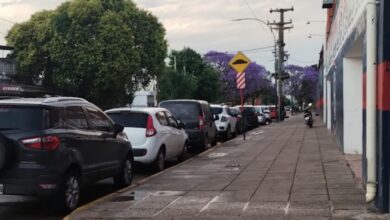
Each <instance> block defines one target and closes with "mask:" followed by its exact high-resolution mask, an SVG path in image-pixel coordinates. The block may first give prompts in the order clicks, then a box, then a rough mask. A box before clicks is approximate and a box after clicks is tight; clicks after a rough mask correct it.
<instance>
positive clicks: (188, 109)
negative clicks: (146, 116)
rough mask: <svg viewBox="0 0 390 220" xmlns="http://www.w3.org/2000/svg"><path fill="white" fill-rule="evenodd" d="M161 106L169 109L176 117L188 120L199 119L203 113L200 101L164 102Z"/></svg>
mask: <svg viewBox="0 0 390 220" xmlns="http://www.w3.org/2000/svg"><path fill="white" fill-rule="evenodd" d="M160 107H163V108H166V109H168V110H169V111H170V112H171V113H172V114H173V115H174V116H175V118H177V119H179V120H182V121H186V120H198V117H199V115H202V112H201V110H200V105H199V103H194V102H163V103H161V104H160Z"/></svg>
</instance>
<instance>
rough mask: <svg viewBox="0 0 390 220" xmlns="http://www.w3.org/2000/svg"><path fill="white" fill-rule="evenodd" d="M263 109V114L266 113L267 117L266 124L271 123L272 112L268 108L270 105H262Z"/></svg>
mask: <svg viewBox="0 0 390 220" xmlns="http://www.w3.org/2000/svg"><path fill="white" fill-rule="evenodd" d="M260 107H261V109H262V111H263V114H264V117H265V123H266V124H269V123H271V122H272V117H271V112H270V110H269V108H268V106H266V105H260Z"/></svg>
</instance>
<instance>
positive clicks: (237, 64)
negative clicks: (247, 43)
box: [229, 51, 251, 73]
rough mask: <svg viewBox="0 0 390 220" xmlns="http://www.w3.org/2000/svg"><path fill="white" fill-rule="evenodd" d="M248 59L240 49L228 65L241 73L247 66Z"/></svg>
mask: <svg viewBox="0 0 390 220" xmlns="http://www.w3.org/2000/svg"><path fill="white" fill-rule="evenodd" d="M250 62H251V61H250V60H249V58H248V57H246V56H245V55H244V54H243V53H241V52H240V51H239V52H238V53H237V54H236V56H234V57H233V59H232V60H230V62H229V66H230V67H232V68H233V69H234V70H235V71H237V73H243V72H244V71H245V69H246V68H247V67H248V66H249V64H250Z"/></svg>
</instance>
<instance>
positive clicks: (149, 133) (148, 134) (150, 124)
mask: <svg viewBox="0 0 390 220" xmlns="http://www.w3.org/2000/svg"><path fill="white" fill-rule="evenodd" d="M156 134H157V130H156V128H154V125H153V118H152V116H150V115H149V116H148V119H147V122H146V134H145V135H146V137H152V136H154V135H156Z"/></svg>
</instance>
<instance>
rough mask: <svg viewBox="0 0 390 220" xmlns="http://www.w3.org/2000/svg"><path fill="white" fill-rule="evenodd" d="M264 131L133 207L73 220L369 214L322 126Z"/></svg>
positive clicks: (180, 174) (292, 124) (112, 207)
mask: <svg viewBox="0 0 390 220" xmlns="http://www.w3.org/2000/svg"><path fill="white" fill-rule="evenodd" d="M260 129H261V130H264V133H265V134H259V135H256V134H254V132H255V131H251V132H249V133H248V140H246V141H243V140H242V137H238V138H237V139H235V140H232V141H230V142H227V143H225V144H222V145H220V146H219V147H217V148H215V149H213V150H211V151H210V152H208V153H206V154H202V155H199V156H196V157H194V158H193V159H192V160H191V161H189V162H188V163H185V164H183V165H181V166H178V167H176V168H174V169H172V170H170V171H168V172H166V173H163V174H161V175H158V176H156V177H154V178H152V179H150V180H148V181H147V182H145V183H143V184H141V185H140V186H138V187H136V188H135V189H132V192H135V197H136V198H135V199H134V201H132V200H130V201H125V200H124V201H121V199H119V200H118V201H116V202H115V201H105V202H102V203H99V204H96V205H95V206H93V207H92V208H90V209H87V210H84V211H78V212H76V214H74V215H72V217H73V216H75V218H72V219H80V218H82V219H94V218H95V219H102V218H107V219H116V218H118V219H163V220H164V219H183V220H184V219H191V220H192V219H204V220H208V219H210V220H214V219H218V220H219V219H226V220H236V219H248V220H252V219H256V220H257V219H266V220H272V219H299V220H305V219H310V220H312V219H316V220H322V219H350V218H353V217H357V216H360V217H361V216H362V214H365V213H367V208H366V204H365V202H364V191H363V189H362V187H361V185H359V184H357V183H356V182H355V177H354V175H353V174H352V172H351V170H350V167H349V166H348V165H347V162H346V160H345V158H344V156H343V154H342V153H341V151H340V150H339V148H338V146H337V144H336V143H335V141H334V138H333V137H332V136H331V135H330V134H329V132H328V131H327V129H326V127H325V126H324V125H323V124H322V123H321V122H316V126H315V127H314V129H309V128H306V126H304V124H302V121H301V118H300V117H298V116H297V117H295V116H294V117H291V118H290V119H289V120H286V121H285V122H283V123H277V124H276V123H275V124H271V125H269V126H267V127H260V128H258V130H260ZM215 153H223V154H224V156H222V157H211V156H213V155H215ZM356 158H358V157H356ZM235 165H238V166H235ZM132 192H126V193H127V194H126V193H124V194H121V195H119V196H128V197H131V196H132V195H133V196H134V193H133V194H131V193H132ZM137 193H138V194H139V195H138V197H137ZM142 193H143V194H142ZM371 217H372V216H371ZM367 218H368V217H367ZM362 219H364V218H362Z"/></svg>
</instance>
